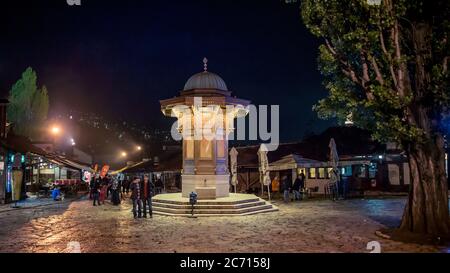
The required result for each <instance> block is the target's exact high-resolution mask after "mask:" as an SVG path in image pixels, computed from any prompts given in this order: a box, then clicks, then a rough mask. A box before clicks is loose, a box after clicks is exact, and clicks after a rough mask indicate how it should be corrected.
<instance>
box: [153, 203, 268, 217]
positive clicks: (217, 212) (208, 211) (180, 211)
mask: <svg viewBox="0 0 450 273" xmlns="http://www.w3.org/2000/svg"><path fill="white" fill-rule="evenodd" d="M271 208H273V206H272V205H271V204H264V205H259V206H252V207H249V208H239V209H235V208H233V209H194V215H196V214H215V215H222V214H238V215H242V214H245V213H250V212H255V211H263V210H268V209H271ZM153 211H155V212H165V213H170V214H174V215H178V214H191V210H190V209H173V208H164V207H155V206H153Z"/></svg>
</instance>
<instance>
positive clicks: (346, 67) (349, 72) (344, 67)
mask: <svg viewBox="0 0 450 273" xmlns="http://www.w3.org/2000/svg"><path fill="white" fill-rule="evenodd" d="M325 44H326V46H327V48H328V50H329V51H330V53H331V54H332V55H333V56H334V57H335V58H336V59H337V60H338V61H339V63H340V64H341V71H342V73H344V75H346V76H347V77H348V78H350V80H351V81H352V82H353V83H355V84H357V85H359V86H361V87H362V88H363V90H364V91H365V93H366V97H367V99H368V100H373V99H374V96H373V94H372V92H371V91H370V90H369V88H368V87H367V86H366V82H368V81H370V78H369V73H368V67H367V64H366V70H365V72H363V78H361V77H359V76H358V75H357V73H356V72H355V70H354V69H353V68H352V67H351V65H350V63H349V62H348V61H347V60H345V59H344V57H342V56H340V55H339V54H338V53H337V51H336V49H335V48H334V47H333V46H332V45H331V43H330V42H329V41H328V39H326V38H325Z"/></svg>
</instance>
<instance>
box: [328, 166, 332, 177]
mask: <svg viewBox="0 0 450 273" xmlns="http://www.w3.org/2000/svg"><path fill="white" fill-rule="evenodd" d="M332 171H333V168H327V178H331V175H330V174H331V172H332Z"/></svg>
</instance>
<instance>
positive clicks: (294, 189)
mask: <svg viewBox="0 0 450 273" xmlns="http://www.w3.org/2000/svg"><path fill="white" fill-rule="evenodd" d="M292 192H293V193H294V201H297V200H301V199H302V198H301V195H300V177H297V178H296V179H295V181H294V185H293V186H292Z"/></svg>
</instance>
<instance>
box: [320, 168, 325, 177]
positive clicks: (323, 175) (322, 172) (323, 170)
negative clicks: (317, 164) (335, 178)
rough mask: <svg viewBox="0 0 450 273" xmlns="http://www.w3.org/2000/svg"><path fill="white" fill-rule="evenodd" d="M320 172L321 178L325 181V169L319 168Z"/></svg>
mask: <svg viewBox="0 0 450 273" xmlns="http://www.w3.org/2000/svg"><path fill="white" fill-rule="evenodd" d="M318 171H319V178H320V179H324V178H325V168H318Z"/></svg>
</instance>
